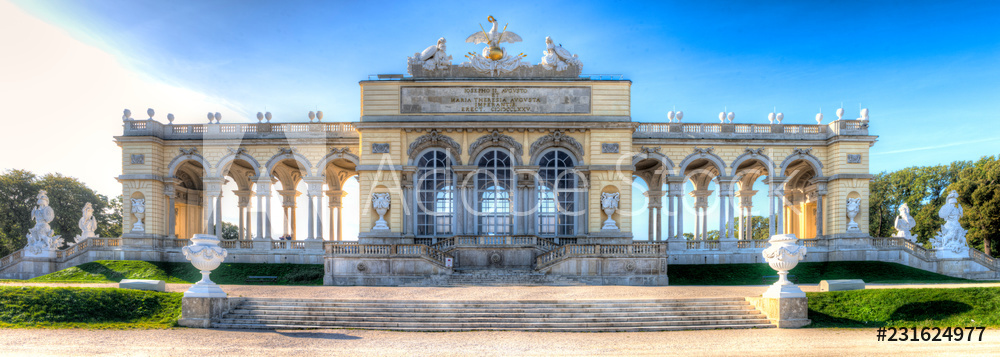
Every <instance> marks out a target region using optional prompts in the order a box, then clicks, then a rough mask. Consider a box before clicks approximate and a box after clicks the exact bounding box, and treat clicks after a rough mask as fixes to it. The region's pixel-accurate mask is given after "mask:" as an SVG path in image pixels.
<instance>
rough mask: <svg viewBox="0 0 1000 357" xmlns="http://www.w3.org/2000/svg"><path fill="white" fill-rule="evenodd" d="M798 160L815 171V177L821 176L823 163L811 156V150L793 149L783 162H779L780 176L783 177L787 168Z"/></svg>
mask: <svg viewBox="0 0 1000 357" xmlns="http://www.w3.org/2000/svg"><path fill="white" fill-rule="evenodd" d="M799 160H803V161H805V162H808V163H809V165H810V166H812V168H813V170H815V171H816V176H817V177H821V176H823V163H822V162H820V161H819V158H817V157H816V156H813V154H812V148H809V149H798V148H796V149H793V150H792V154H791V155H788V157H786V158H785V160H784V161H782V162H781V171H779V174H780V176H785V170H787V169H788V166H789V165H791V164H792V163H793V162H796V161H799Z"/></svg>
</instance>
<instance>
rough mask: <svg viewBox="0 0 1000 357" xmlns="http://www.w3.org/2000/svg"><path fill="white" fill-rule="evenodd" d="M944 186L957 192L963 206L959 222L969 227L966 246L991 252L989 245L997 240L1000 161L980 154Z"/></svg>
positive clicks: (999, 220) (998, 233) (998, 235)
mask: <svg viewBox="0 0 1000 357" xmlns="http://www.w3.org/2000/svg"><path fill="white" fill-rule="evenodd" d="M948 189H949V190H955V191H956V192H958V203H960V204H961V205H962V206H963V209H964V210H963V211H964V216H963V217H962V219H961V220H960V222H961V223H962V226H963V227H965V228H966V229H968V230H969V233H968V234H967V235H966V238H967V239H968V241H969V245H970V246H972V247H973V248H977V249H981V250H982V251H983V252H985V253H986V254H988V255H991V253H993V244H994V243H996V242H997V241H998V240H1000V160H997V157H994V156H988V157H983V158H982V159H980V160H979V161H977V162H976V163H975V164H974V165H972V166H970V167H967V168H965V169H964V170H962V172H961V173H960V174H959V175H958V180H957V181H956V182H955V183H954V184H951V185H950V186H948ZM945 197H947V196H945ZM935 213H936V212H935Z"/></svg>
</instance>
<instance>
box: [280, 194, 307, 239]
mask: <svg viewBox="0 0 1000 357" xmlns="http://www.w3.org/2000/svg"><path fill="white" fill-rule="evenodd" d="M278 195H279V196H281V216H282V221H281V222H282V224H281V235H288V234H291V236H292V237H295V205H296V199H297V198H298V197H299V196H301V195H302V193H301V192H299V191H296V190H295V189H291V190H278Z"/></svg>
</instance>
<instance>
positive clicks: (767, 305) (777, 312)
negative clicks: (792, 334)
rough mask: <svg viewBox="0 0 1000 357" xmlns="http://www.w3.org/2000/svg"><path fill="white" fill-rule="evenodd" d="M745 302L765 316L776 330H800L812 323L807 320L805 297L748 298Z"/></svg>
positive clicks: (806, 301) (807, 302)
mask: <svg viewBox="0 0 1000 357" xmlns="http://www.w3.org/2000/svg"><path fill="white" fill-rule="evenodd" d="M747 301H749V302H750V304H752V305H753V306H754V307H755V308H756V309H757V310H758V311H760V312H761V313H763V314H764V315H767V319H768V320H771V323H773V324H774V325H775V326H778V328H800V327H803V326H806V325H808V324H810V323H812V320H809V300H808V299H807V298H806V297H805V296H803V297H800V298H780V299H775V298H768V297H748V298H747Z"/></svg>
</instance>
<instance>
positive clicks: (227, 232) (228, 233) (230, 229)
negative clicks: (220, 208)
mask: <svg viewBox="0 0 1000 357" xmlns="http://www.w3.org/2000/svg"><path fill="white" fill-rule="evenodd" d="M221 238H222V239H224V240H235V239H239V238H240V228H239V227H237V226H236V225H234V224H232V223H229V222H222V237H221Z"/></svg>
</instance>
